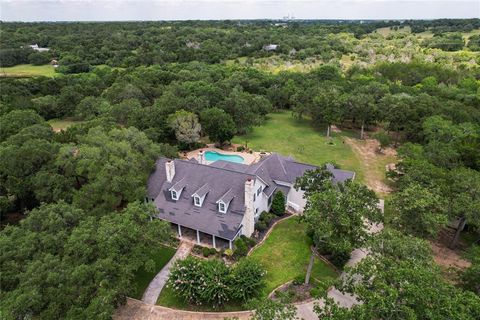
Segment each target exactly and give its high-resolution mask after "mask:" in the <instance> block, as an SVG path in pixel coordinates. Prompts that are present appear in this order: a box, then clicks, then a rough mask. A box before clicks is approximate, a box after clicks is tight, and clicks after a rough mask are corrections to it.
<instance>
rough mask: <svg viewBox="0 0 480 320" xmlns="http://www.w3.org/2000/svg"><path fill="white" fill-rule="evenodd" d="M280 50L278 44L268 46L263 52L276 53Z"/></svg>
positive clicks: (264, 47) (265, 46)
mask: <svg viewBox="0 0 480 320" xmlns="http://www.w3.org/2000/svg"><path fill="white" fill-rule="evenodd" d="M277 48H278V44H267V45H264V46H263V50H265V51H275V50H277Z"/></svg>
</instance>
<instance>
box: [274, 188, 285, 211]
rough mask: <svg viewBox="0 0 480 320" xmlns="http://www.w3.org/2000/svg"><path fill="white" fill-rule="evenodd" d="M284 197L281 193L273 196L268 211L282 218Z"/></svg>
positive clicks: (278, 192)
mask: <svg viewBox="0 0 480 320" xmlns="http://www.w3.org/2000/svg"><path fill="white" fill-rule="evenodd" d="M285 203H286V201H285V195H284V194H283V192H282V191H277V192H275V194H274V195H273V199H272V206H271V207H270V211H271V212H273V213H274V214H276V215H277V216H282V215H283V214H284V213H285Z"/></svg>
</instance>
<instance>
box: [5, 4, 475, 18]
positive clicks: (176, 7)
mask: <svg viewBox="0 0 480 320" xmlns="http://www.w3.org/2000/svg"><path fill="white" fill-rule="evenodd" d="M286 15H293V16H295V18H297V19H437V18H480V0H243V1H240V0H37V1H32V0H0V20H3V21H112V20H190V19H201V20H208V19H215V20H223V19H265V18H266V19H280V18H282V17H284V16H286Z"/></svg>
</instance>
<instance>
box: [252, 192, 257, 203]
mask: <svg viewBox="0 0 480 320" xmlns="http://www.w3.org/2000/svg"><path fill="white" fill-rule="evenodd" d="M255 200H257V194H256V193H254V194H253V201H254V202H255Z"/></svg>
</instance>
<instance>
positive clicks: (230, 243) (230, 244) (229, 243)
mask: <svg viewBox="0 0 480 320" xmlns="http://www.w3.org/2000/svg"><path fill="white" fill-rule="evenodd" d="M228 247H229V248H230V250H232V240H228Z"/></svg>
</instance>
